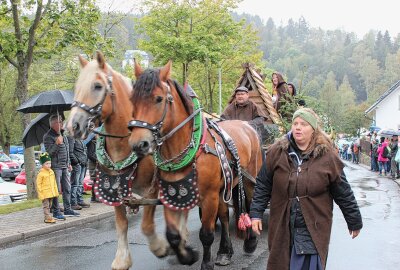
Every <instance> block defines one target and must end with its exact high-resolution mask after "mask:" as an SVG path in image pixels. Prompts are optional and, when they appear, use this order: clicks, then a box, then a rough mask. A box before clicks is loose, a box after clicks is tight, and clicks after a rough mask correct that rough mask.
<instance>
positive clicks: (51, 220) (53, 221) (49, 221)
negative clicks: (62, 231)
mask: <svg viewBox="0 0 400 270" xmlns="http://www.w3.org/2000/svg"><path fill="white" fill-rule="evenodd" d="M44 223H53V224H54V223H56V220H55V219H54V218H52V217H50V218H46V219H45V220H44Z"/></svg>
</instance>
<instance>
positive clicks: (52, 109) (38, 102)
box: [17, 90, 74, 113]
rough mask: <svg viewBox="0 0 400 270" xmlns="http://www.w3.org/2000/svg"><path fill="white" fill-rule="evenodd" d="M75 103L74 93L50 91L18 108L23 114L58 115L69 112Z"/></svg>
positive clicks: (32, 98) (36, 96)
mask: <svg viewBox="0 0 400 270" xmlns="http://www.w3.org/2000/svg"><path fill="white" fill-rule="evenodd" d="M73 101H74V92H72V91H69V90H50V91H45V92H41V93H39V94H37V95H35V96H33V97H31V98H30V99H28V100H27V101H25V102H24V103H23V104H22V105H21V106H19V107H18V109H17V111H19V112H22V113H57V112H62V111H68V110H70V109H71V104H72V102H73Z"/></svg>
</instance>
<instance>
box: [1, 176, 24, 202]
mask: <svg viewBox="0 0 400 270" xmlns="http://www.w3.org/2000/svg"><path fill="white" fill-rule="evenodd" d="M27 196H28V194H27V192H26V186H25V185H20V184H16V183H13V182H7V181H4V180H3V178H1V177H0V205H2V204H8V203H12V202H17V201H21V200H26V198H27Z"/></svg>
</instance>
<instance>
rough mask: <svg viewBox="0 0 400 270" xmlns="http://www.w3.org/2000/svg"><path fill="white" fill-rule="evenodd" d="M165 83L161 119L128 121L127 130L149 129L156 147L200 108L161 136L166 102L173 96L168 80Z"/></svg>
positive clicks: (168, 102) (169, 101)
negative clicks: (165, 90)
mask: <svg viewBox="0 0 400 270" xmlns="http://www.w3.org/2000/svg"><path fill="white" fill-rule="evenodd" d="M165 84H166V86H167V98H166V99H165V106H164V111H163V114H162V116H161V119H160V120H159V121H157V123H155V124H154V125H153V124H150V123H148V122H145V121H141V120H132V121H129V123H128V129H129V130H132V129H133V128H134V127H138V128H145V129H148V130H150V131H151V133H152V134H153V137H154V142H155V143H156V145H157V146H158V147H160V146H161V145H162V144H163V143H164V141H165V140H167V139H168V138H170V137H171V136H172V135H173V134H174V133H175V132H177V131H178V130H179V129H181V128H182V127H183V126H184V125H185V124H186V123H187V122H189V121H190V120H192V119H193V118H194V117H195V116H196V114H198V113H199V112H200V111H201V108H200V109H197V110H196V111H194V112H193V113H192V114H191V115H189V116H188V117H187V118H186V119H185V120H183V121H182V122H181V123H180V124H179V125H178V126H176V127H175V128H173V129H172V130H171V131H170V132H168V133H167V134H166V135H164V136H163V135H162V134H161V128H162V126H163V124H164V120H165V116H166V115H167V110H168V104H172V103H173V102H174V98H173V96H172V94H171V87H170V86H169V84H168V82H167V83H165Z"/></svg>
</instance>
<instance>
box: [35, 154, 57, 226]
mask: <svg viewBox="0 0 400 270" xmlns="http://www.w3.org/2000/svg"><path fill="white" fill-rule="evenodd" d="M39 160H40V164H42V168H41V169H40V171H39V174H38V176H37V178H36V189H37V194H38V198H39V200H42V206H43V212H44V222H45V223H56V220H55V219H54V218H53V216H52V215H51V214H50V208H51V203H52V200H53V198H54V197H58V195H59V194H58V189H57V182H56V176H55V174H54V171H53V170H52V169H51V159H50V156H49V154H48V153H43V154H41V155H40V157H39Z"/></svg>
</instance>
